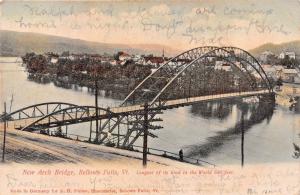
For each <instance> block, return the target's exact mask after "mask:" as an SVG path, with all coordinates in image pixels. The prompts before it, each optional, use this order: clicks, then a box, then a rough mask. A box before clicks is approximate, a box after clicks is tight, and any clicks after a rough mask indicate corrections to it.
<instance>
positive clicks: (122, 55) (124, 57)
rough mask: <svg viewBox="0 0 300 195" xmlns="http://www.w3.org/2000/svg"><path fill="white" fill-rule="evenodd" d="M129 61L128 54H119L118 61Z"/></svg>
mask: <svg viewBox="0 0 300 195" xmlns="http://www.w3.org/2000/svg"><path fill="white" fill-rule="evenodd" d="M130 59H131V56H130V55H129V54H128V53H125V52H120V55H119V60H120V61H127V60H130Z"/></svg>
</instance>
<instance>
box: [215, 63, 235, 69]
mask: <svg viewBox="0 0 300 195" xmlns="http://www.w3.org/2000/svg"><path fill="white" fill-rule="evenodd" d="M215 69H216V70H225V71H231V70H232V69H231V65H230V64H228V63H226V62H224V61H216V62H215Z"/></svg>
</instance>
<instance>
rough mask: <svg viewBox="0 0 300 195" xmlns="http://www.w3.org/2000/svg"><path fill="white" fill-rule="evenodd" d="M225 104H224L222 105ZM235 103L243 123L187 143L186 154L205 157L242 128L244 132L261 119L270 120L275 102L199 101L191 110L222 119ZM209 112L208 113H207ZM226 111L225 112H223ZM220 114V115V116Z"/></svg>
mask: <svg viewBox="0 0 300 195" xmlns="http://www.w3.org/2000/svg"><path fill="white" fill-rule="evenodd" d="M226 102H227V103H226ZM224 105H225V106H224ZM234 105H236V106H237V108H238V112H239V115H241V114H242V113H243V114H244V116H245V120H244V123H243V128H242V122H241V120H239V121H238V122H237V123H236V124H235V125H234V127H231V128H228V129H226V130H224V131H218V132H217V133H216V135H214V136H211V137H208V138H207V139H206V140H207V142H206V143H204V144H200V145H197V144H196V145H195V144H193V145H189V146H186V148H188V150H187V152H186V155H187V156H189V157H193V156H201V157H207V156H209V155H210V154H211V153H212V152H214V151H215V150H217V149H218V148H219V147H220V146H222V145H223V144H224V142H226V141H228V140H232V139H237V136H236V135H239V134H240V133H241V132H242V129H244V132H247V131H248V130H250V129H251V128H252V127H253V126H254V125H256V124H259V123H261V122H262V121H264V120H266V121H267V123H269V122H270V120H271V118H272V116H273V113H274V108H275V104H274V103H270V102H269V101H265V100H263V99H261V100H260V101H259V102H258V103H246V102H242V101H241V100H234V101H231V102H230V103H229V102H228V101H225V102H224V101H222V102H215V103H201V104H200V106H199V105H197V106H195V107H197V109H201V111H200V110H197V109H196V108H194V109H192V112H193V113H195V112H196V111H197V112H196V113H201V115H204V117H208V116H210V117H211V118H214V117H217V118H221V119H223V118H224V117H227V116H228V115H229V114H230V113H231V111H232V108H233V106H234ZM224 107H225V108H226V111H227V112H223V110H222V109H224ZM220 110H221V111H222V112H221V115H220V114H218V111H220ZM207 113H209V114H207ZM223 113H226V114H223ZM220 116H221V117H220Z"/></svg>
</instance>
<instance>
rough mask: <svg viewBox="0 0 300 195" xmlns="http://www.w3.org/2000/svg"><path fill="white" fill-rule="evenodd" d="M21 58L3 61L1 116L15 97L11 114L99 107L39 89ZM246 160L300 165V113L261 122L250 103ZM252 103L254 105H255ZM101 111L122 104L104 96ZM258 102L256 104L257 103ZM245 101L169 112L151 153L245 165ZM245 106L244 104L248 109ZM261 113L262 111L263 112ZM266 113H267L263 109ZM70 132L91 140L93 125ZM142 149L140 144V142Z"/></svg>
mask: <svg viewBox="0 0 300 195" xmlns="http://www.w3.org/2000/svg"><path fill="white" fill-rule="evenodd" d="M15 60H16V58H4V57H2V58H0V92H1V96H0V103H1V104H0V111H1V112H2V111H3V102H4V101H6V102H7V104H8V110H10V101H11V97H12V94H13V104H12V108H11V110H12V111H13V110H16V109H19V108H22V107H25V106H28V105H32V104H36V103H42V102H50V101H52V102H53V101H60V102H69V103H74V104H78V105H94V96H93V94H91V93H90V92H88V90H87V88H85V87H79V88H77V89H76V90H75V89H64V88H61V87H56V86H55V85H54V84H53V83H48V84H40V83H36V82H33V81H29V80H28V79H27V73H26V71H25V69H24V67H22V66H21V64H20V63H7V62H14V61H15ZM247 100H248V101H250V102H252V103H246V105H247V108H246V109H247V114H246V116H245V117H246V120H247V121H248V122H246V123H245V128H246V129H245V139H244V140H245V141H244V155H245V164H246V165H247V164H252V163H270V162H276V163H280V162H282V163H285V162H297V161H298V162H299V159H294V158H293V157H292V155H293V153H294V147H293V143H294V142H295V143H299V135H298V134H299V129H300V113H299V112H297V111H295V110H290V109H289V108H288V107H284V106H280V105H278V104H276V106H275V107H274V109H272V112H268V115H267V116H266V117H265V116H263V117H257V116H259V115H260V112H261V111H260V110H257V109H255V108H256V107H257V104H258V103H255V98H251V99H247ZM252 100H253V101H252ZM98 101H99V106H102V107H107V106H110V107H112V106H115V105H118V104H120V102H122V101H121V100H116V99H112V98H108V97H105V96H104V95H103V94H102V95H100V96H99V99H98ZM253 102H254V103H253ZM240 104H241V101H240V100H233V101H225V102H215V103H205V104H204V103H202V104H197V105H193V106H187V107H181V108H177V109H172V110H166V111H164V113H163V114H162V115H161V116H159V117H161V118H162V119H163V122H161V123H160V124H159V125H161V126H163V127H164V128H163V129H160V130H157V131H156V132H155V134H156V135H157V136H158V138H154V139H152V138H151V139H150V140H149V147H152V148H157V149H162V150H167V151H170V152H175V153H178V151H179V150H180V149H183V152H184V155H188V156H190V157H195V158H201V159H205V160H207V161H209V162H212V163H215V164H217V165H220V164H240V163H241V134H240V132H236V131H235V128H236V127H237V126H238V125H239V124H240V118H241V111H240V109H239V108H240V107H241V106H240ZM244 104H245V103H243V105H244ZM260 109H261V108H260ZM262 110H263V108H262ZM68 131H69V132H71V133H72V134H79V135H84V136H87V135H88V132H89V128H88V124H86V125H84V124H81V125H73V126H69V130H68ZM137 144H141V140H139V141H138V142H137Z"/></svg>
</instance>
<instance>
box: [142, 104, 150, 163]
mask: <svg viewBox="0 0 300 195" xmlns="http://www.w3.org/2000/svg"><path fill="white" fill-rule="evenodd" d="M148 112H149V107H148V103H147V102H146V103H145V105H144V144H143V166H144V167H146V166H147V147H148V146H147V143H148V140H147V138H148V128H149V121H148Z"/></svg>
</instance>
